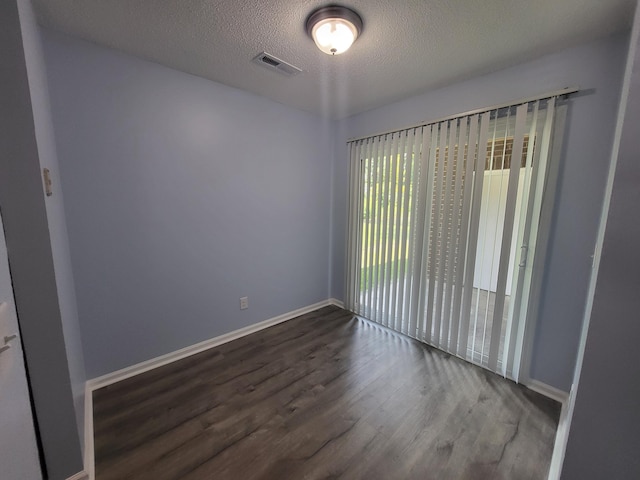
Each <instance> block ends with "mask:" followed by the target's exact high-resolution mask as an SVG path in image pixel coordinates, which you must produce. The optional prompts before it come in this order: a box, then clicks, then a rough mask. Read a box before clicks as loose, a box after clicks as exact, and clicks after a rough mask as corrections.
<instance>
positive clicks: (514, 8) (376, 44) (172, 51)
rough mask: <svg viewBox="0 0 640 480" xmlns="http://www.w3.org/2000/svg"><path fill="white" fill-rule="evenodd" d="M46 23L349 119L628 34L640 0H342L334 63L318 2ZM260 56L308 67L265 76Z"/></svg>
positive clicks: (252, 3) (191, 4)
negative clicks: (317, 25) (321, 42)
mask: <svg viewBox="0 0 640 480" xmlns="http://www.w3.org/2000/svg"><path fill="white" fill-rule="evenodd" d="M34 4H35V6H36V10H37V13H38V17H39V21H40V23H41V24H43V25H44V26H46V27H49V28H52V29H55V30H59V31H62V32H65V33H68V34H71V35H76V36H79V37H81V38H84V39H86V40H90V41H92V42H95V43H98V44H102V45H106V46H109V47H113V48H116V49H118V50H122V51H124V52H128V53H130V54H133V55H137V56H139V57H143V58H146V59H149V60H153V61H155V62H158V63H161V64H163V65H167V66H169V67H173V68H176V69H178V70H182V71H185V72H188V73H192V74H194V75H198V76H201V77H205V78H209V79H211V80H215V81H217V82H221V83H224V84H227V85H231V86H234V87H237V88H241V89H243V90H247V91H250V92H253V93H257V94H259V95H263V96H265V97H268V98H271V99H273V100H276V101H278V102H281V103H283V104H286V105H290V106H293V107H297V108H300V109H304V110H307V111H310V112H316V113H320V114H323V115H329V116H331V117H344V116H348V115H351V114H354V113H359V112H362V111H365V110H368V109H371V108H374V107H377V106H380V105H384V104H386V103H390V102H393V101H395V100H398V99H401V98H404V97H407V96H410V95H414V94H418V93H422V92H425V91H427V90H429V89H433V88H436V87H439V86H442V85H444V84H446V83H449V82H453V81H458V80H461V79H464V78H468V77H470V76H473V75H477V74H481V73H486V72H489V71H493V70H497V69H500V68H503V67H506V66H508V65H512V64H516V63H520V62H523V61H526V60H530V59H532V58H535V57H538V56H541V55H544V54H546V53H549V52H553V51H557V50H560V49H562V48H564V47H568V46H571V45H575V44H578V43H580V42H584V41H587V40H590V39H594V38H598V37H602V36H605V35H608V34H611V33H614V32H616V31H620V30H623V29H625V28H628V26H629V25H630V19H631V18H632V16H633V8H634V5H635V0H430V1H426V0H405V1H388V0H387V1H384V0H345V1H344V2H343V4H344V5H347V6H349V7H351V8H353V9H355V10H356V11H357V12H358V13H360V15H361V16H362V19H363V21H364V31H363V33H362V36H361V37H360V38H359V39H358V40H357V42H356V43H355V44H354V45H353V47H352V48H351V50H349V51H348V52H346V53H344V54H342V55H338V56H335V57H330V56H328V55H325V54H324V53H322V52H320V51H319V50H318V49H317V48H316V47H315V45H314V43H313V41H312V40H311V39H310V38H309V37H308V36H307V35H306V32H305V29H304V22H305V19H306V17H307V16H308V15H309V13H310V12H311V11H313V10H314V9H315V8H317V7H319V6H323V5H325V4H327V2H324V1H318V0H297V1H294V0H173V1H158V0H136V1H132V0H90V1H89V0H84V1H83V0H34ZM262 51H267V52H268V53H271V54H272V55H275V56H276V57H278V58H280V59H282V60H285V61H287V62H289V63H292V64H294V65H296V66H298V67H300V68H302V69H303V70H304V72H303V73H301V74H300V75H297V76H294V77H289V78H287V77H284V76H281V75H280V74H278V73H276V72H273V71H271V70H268V69H266V68H262V67H261V66H259V65H256V64H254V63H252V62H251V59H252V58H253V57H254V56H255V55H257V54H258V53H260V52H262Z"/></svg>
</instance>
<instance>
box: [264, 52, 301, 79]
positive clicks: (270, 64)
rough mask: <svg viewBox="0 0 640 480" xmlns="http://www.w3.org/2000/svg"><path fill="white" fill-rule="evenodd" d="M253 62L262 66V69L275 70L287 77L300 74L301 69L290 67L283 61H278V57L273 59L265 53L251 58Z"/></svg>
mask: <svg viewBox="0 0 640 480" xmlns="http://www.w3.org/2000/svg"><path fill="white" fill-rule="evenodd" d="M253 62H254V63H257V64H258V65H262V66H263V67H267V68H268V69H270V70H275V71H276V72H279V73H281V74H282V75H286V76H287V77H292V76H293V75H297V74H299V73H300V72H302V69H301V68H298V67H296V66H295V65H291V64H290V63H287V62H285V61H284V60H280V59H279V58H278V57H274V56H273V55H271V54H269V53H267V52H262V53H260V54H259V55H256V56H255V57H253Z"/></svg>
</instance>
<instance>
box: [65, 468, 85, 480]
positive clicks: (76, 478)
mask: <svg viewBox="0 0 640 480" xmlns="http://www.w3.org/2000/svg"><path fill="white" fill-rule="evenodd" d="M88 478H89V474H88V473H87V472H85V471H84V470H83V471H81V472H78V473H76V474H75V475H71V476H70V477H69V478H67V480H88Z"/></svg>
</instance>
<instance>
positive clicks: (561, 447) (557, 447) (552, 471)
mask: <svg viewBox="0 0 640 480" xmlns="http://www.w3.org/2000/svg"><path fill="white" fill-rule="evenodd" d="M569 410H570V407H569V401H568V400H567V401H566V402H564V403H563V404H562V410H561V411H560V420H559V421H558V428H557V430H556V439H555V442H554V445H553V454H552V455H551V464H550V465H549V476H548V477H547V480H560V476H561V475H562V464H563V463H564V454H565V450H566V447H567V435H568V434H569V423H570V422H569Z"/></svg>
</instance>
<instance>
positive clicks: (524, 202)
mask: <svg viewBox="0 0 640 480" xmlns="http://www.w3.org/2000/svg"><path fill="white" fill-rule="evenodd" d="M539 106H540V102H539V101H538V102H535V104H534V107H533V112H532V116H531V125H530V127H529V134H528V143H527V152H526V157H525V158H526V160H525V165H524V169H525V172H524V185H523V191H522V195H519V196H518V201H519V203H518V205H517V206H516V216H517V217H518V236H517V240H516V252H515V254H516V257H515V262H514V271H513V285H515V289H512V291H513V290H515V293H514V294H513V295H512V300H511V302H509V313H508V315H507V329H506V333H505V337H504V338H505V340H504V341H505V344H504V351H505V355H504V357H505V360H506V361H504V362H503V363H502V372H501V373H502V375H503V376H506V375H507V372H510V371H512V367H513V360H514V356H515V341H516V337H517V331H518V329H517V325H514V321H513V320H514V313H515V312H517V311H518V310H519V305H520V302H521V299H522V290H523V288H524V281H525V278H524V277H525V264H524V263H523V262H524V261H526V255H527V252H526V249H527V241H526V238H527V236H528V232H529V230H530V227H531V219H530V218H529V217H530V215H528V212H530V211H531V207H532V204H533V197H534V196H533V195H529V192H530V189H531V188H532V189H533V190H535V184H536V179H535V178H532V173H533V150H534V149H533V146H534V144H535V138H536V130H537V126H538V108H539Z"/></svg>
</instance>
